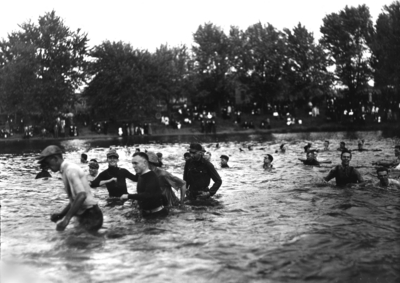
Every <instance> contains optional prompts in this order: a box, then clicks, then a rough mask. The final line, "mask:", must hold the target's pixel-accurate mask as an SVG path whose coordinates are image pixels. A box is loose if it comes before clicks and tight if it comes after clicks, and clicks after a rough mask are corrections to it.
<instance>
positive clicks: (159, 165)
mask: <svg viewBox="0 0 400 283" xmlns="http://www.w3.org/2000/svg"><path fill="white" fill-rule="evenodd" d="M157 158H158V167H162V166H163V165H164V164H163V163H162V159H163V155H162V153H161V152H157Z"/></svg>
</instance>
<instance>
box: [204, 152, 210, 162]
mask: <svg viewBox="0 0 400 283" xmlns="http://www.w3.org/2000/svg"><path fill="white" fill-rule="evenodd" d="M203 158H204V159H205V160H207V161H208V162H211V152H209V151H207V152H206V153H204V155H203Z"/></svg>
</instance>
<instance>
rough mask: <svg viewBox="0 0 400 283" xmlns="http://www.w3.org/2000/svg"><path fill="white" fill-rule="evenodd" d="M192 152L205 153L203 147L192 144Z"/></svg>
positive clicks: (190, 149)
mask: <svg viewBox="0 0 400 283" xmlns="http://www.w3.org/2000/svg"><path fill="white" fill-rule="evenodd" d="M189 151H190V152H198V151H204V149H203V147H202V146H201V144H199V143H192V144H190V148H189Z"/></svg>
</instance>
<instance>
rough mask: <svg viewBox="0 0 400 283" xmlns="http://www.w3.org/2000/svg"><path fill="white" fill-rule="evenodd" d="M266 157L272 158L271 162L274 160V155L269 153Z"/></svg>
mask: <svg viewBox="0 0 400 283" xmlns="http://www.w3.org/2000/svg"><path fill="white" fill-rule="evenodd" d="M266 157H267V158H268V159H269V160H271V162H272V161H274V157H273V156H272V155H271V154H267V156H266Z"/></svg>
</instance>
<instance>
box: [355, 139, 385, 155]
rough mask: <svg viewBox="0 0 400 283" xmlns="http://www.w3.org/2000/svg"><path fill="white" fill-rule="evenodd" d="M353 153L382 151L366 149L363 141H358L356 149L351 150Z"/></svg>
mask: <svg viewBox="0 0 400 283" xmlns="http://www.w3.org/2000/svg"><path fill="white" fill-rule="evenodd" d="M353 151H360V152H362V151H382V149H366V148H364V140H361V141H358V144H357V149H353Z"/></svg>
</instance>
